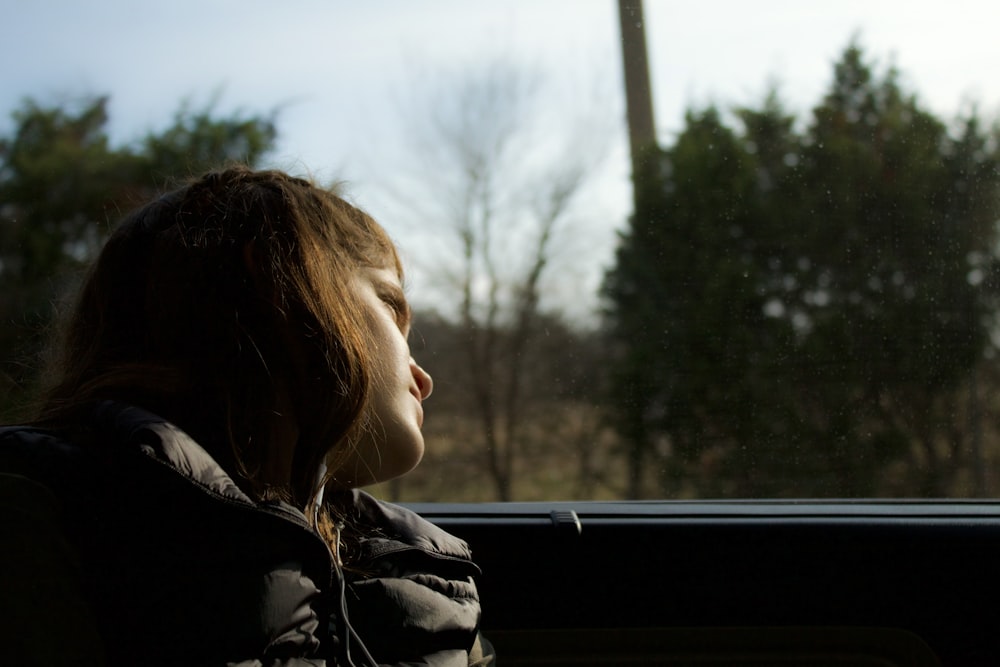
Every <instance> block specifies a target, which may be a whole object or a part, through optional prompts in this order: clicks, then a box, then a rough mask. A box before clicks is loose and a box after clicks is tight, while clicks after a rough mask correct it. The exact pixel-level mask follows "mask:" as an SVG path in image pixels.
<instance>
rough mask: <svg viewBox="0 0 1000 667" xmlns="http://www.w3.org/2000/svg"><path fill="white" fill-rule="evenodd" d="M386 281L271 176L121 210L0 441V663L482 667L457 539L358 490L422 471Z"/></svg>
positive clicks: (334, 224)
mask: <svg viewBox="0 0 1000 667" xmlns="http://www.w3.org/2000/svg"><path fill="white" fill-rule="evenodd" d="M402 277H403V271H402V267H401V265H400V261H399V256H398V255H397V253H396V250H395V248H394V246H393V244H392V242H391V241H390V240H389V238H388V237H387V235H386V233H385V232H384V231H383V230H382V228H381V227H379V225H378V224H376V223H375V221H374V220H372V219H371V218H370V217H369V216H367V215H366V214H365V213H363V212H361V211H360V210H358V209H357V208H354V207H353V206H351V205H350V204H347V203H346V202H344V201H343V200H342V199H340V198H339V197H337V196H336V195H335V194H333V193H331V192H329V191H327V190H324V189H321V188H318V187H316V186H315V185H313V184H310V183H309V182H306V181H304V180H300V179H297V178H293V177H290V176H288V175H285V174H283V173H280V172H274V171H264V172H254V171H250V170H248V169H244V168H233V169H229V170H226V171H222V172H218V173H210V174H208V175H206V176H204V177H203V178H201V179H199V180H197V181H195V182H192V183H191V184H189V185H188V186H186V187H183V188H181V189H178V190H175V191H173V192H170V193H168V194H166V195H164V196H163V197H161V198H160V199H158V200H156V201H153V202H151V203H149V204H148V205H146V206H144V207H142V208H140V209H139V210H137V211H135V212H134V213H132V214H131V215H129V216H128V217H127V218H126V219H125V220H124V221H123V222H122V223H121V225H120V226H119V227H118V228H117V229H116V230H115V232H114V233H113V234H112V235H111V237H110V238H109V239H108V241H107V244H106V245H105V247H104V249H103V250H102V251H101V253H100V256H99V257H98V258H97V261H96V263H95V264H94V266H93V267H92V269H91V271H90V273H89V275H88V276H87V278H86V280H85V281H84V283H83V286H82V289H81V291H80V293H79V296H78V299H77V301H76V303H75V305H74V307H73V310H72V312H71V314H70V316H69V318H68V320H67V322H66V325H65V327H64V331H63V335H62V338H61V340H60V344H59V346H58V348H57V350H56V355H55V356H54V358H53V360H52V362H51V366H52V369H51V371H52V372H51V382H50V388H49V389H48V390H47V392H46V393H45V394H44V396H43V399H42V401H41V403H40V409H39V411H38V414H37V417H36V419H34V420H33V423H32V424H31V426H29V427H10V428H7V429H3V430H0V516H2V517H3V526H4V533H5V535H4V539H5V540H6V546H5V548H4V550H3V555H2V556H0V590H2V591H3V595H2V597H0V617H2V618H3V621H2V622H0V626H2V627H3V630H2V632H3V634H4V635H5V636H4V637H3V638H2V641H0V651H2V652H4V653H5V654H7V655H8V657H11V656H14V657H19V658H20V659H19V660H18V662H31V663H35V664H57V663H66V664H105V663H106V664H112V665H138V664H165V665H166V664H169V665H177V664H185V665H187V664H198V665H202V664H205V665H223V664H241V665H244V664H245V665H298V664H301V665H306V664H308V665H323V664H327V665H374V664H396V663H405V664H421V665H423V664H426V665H463V666H464V665H469V664H489V663H490V661H491V656H490V655H487V656H483V651H482V648H481V646H482V645H481V643H480V640H479V637H478V630H477V629H478V623H479V602H478V597H477V594H476V589H475V585H474V583H473V581H472V577H473V576H474V575H475V574H477V572H478V570H477V568H476V566H475V565H474V564H473V563H472V561H471V560H470V557H469V551H468V547H467V546H466V544H465V543H464V542H462V541H460V540H458V539H457V538H455V537H452V536H451V535H448V534H447V533H445V532H443V531H441V530H440V529H438V528H436V527H434V526H433V525H431V524H429V523H428V522H426V521H424V520H422V519H420V518H419V517H417V516H416V515H414V514H413V513H411V512H409V511H407V510H405V509H402V508H399V507H395V506H392V505H388V504H385V503H382V502H379V501H377V500H375V499H373V498H372V497H371V496H369V495H367V494H365V493H363V492H361V491H359V490H358V488H359V487H362V486H364V485H366V484H371V483H374V482H379V481H383V480H387V479H390V478H393V477H396V476H399V475H402V474H404V473H406V472H408V471H409V470H411V469H412V468H413V467H414V466H415V465H417V463H418V462H419V461H420V459H421V456H422V454H423V449H424V441H423V436H422V435H421V431H420V428H421V424H422V421H423V409H422V407H421V403H422V401H423V400H425V399H426V398H427V397H428V396H430V393H431V388H432V382H431V378H430V376H429V375H428V374H427V373H426V372H425V371H424V370H423V369H422V368H421V367H420V366H418V365H417V364H416V362H415V361H414V360H413V358H412V357H411V356H410V352H409V347H408V345H407V342H406V341H407V333H408V331H409V326H410V310H409V307H408V305H407V302H406V299H405V298H404V296H403V292H402V287H401V281H402ZM487 653H490V651H487ZM12 659H13V658H12Z"/></svg>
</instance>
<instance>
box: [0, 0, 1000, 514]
mask: <svg viewBox="0 0 1000 667" xmlns="http://www.w3.org/2000/svg"><path fill="white" fill-rule="evenodd" d="M625 4H627V5H629V6H630V7H632V9H631V10H629V9H626V10H625V13H624V19H622V16H623V15H622V14H621V13H620V5H619V3H617V2H615V0H558V1H557V0H549V1H547V2H532V1H529V0H503V1H502V2H493V3H485V2H476V3H470V2H464V1H462V0H450V1H445V0H439V1H435V2H422V3H410V2H402V1H397V0H381V1H378V2H370V3H363V4H361V3H349V2H328V1H325V0H292V1H290V2H284V3H271V2H264V1H263V0H252V1H249V2H247V1H246V0H242V1H240V2H236V1H235V0H222V1H220V2H212V3H205V2H198V3H196V2H193V1H191V0H175V2H171V3H160V4H158V5H138V4H136V3H131V2H126V1H125V0H96V1H95V2H88V3H79V2H72V1H71V0H45V1H43V2H37V3H15V2H14V1H13V0H0V8H2V9H3V10H4V11H3V15H4V17H5V19H4V21H2V22H0V56H2V58H3V61H4V62H5V63H7V66H6V67H5V72H4V78H3V84H4V85H3V86H0V110H2V112H3V113H2V114H0V244H2V245H0V286H2V292H0V345H2V346H3V348H4V349H5V350H8V352H6V353H5V354H4V355H3V358H2V359H0V362H2V368H0V392H2V395H3V402H2V405H0V410H2V414H3V415H5V416H7V415H12V414H15V410H16V409H17V408H18V407H19V406H22V405H23V404H24V403H25V402H26V401H28V400H29V399H30V393H31V387H32V386H33V385H32V382H33V378H34V372H35V368H36V366H35V365H33V364H32V363H31V362H30V359H31V358H32V355H33V354H34V353H35V352H37V350H38V349H39V346H40V340H41V337H42V335H43V332H44V331H45V328H46V326H47V325H48V323H49V321H50V319H51V308H50V304H51V303H52V302H53V300H54V299H55V298H56V295H57V294H58V293H59V291H60V290H61V289H62V288H63V287H64V286H65V285H66V284H68V283H71V282H72V279H73V278H72V276H73V275H74V272H75V271H76V270H77V269H78V268H79V266H80V265H81V264H82V263H84V262H86V260H87V259H88V258H89V257H91V256H92V255H93V252H94V250H95V248H97V247H98V246H99V244H100V241H101V239H102V238H103V235H104V234H105V232H106V229H107V224H108V223H109V222H111V221H113V220H114V219H115V218H117V216H118V215H119V214H120V212H121V211H122V210H123V209H125V208H127V207H128V206H130V205H131V204H132V203H135V202H136V201H138V200H141V199H142V198H143V197H146V196H148V195H149V194H150V193H152V192H153V191H155V188H156V187H159V186H161V185H163V184H164V183H166V182H168V181H169V179H170V178H173V177H175V176H178V175H185V174H187V173H190V172H191V171H198V170H201V169H204V168H207V167H208V166H211V165H212V164H216V163H218V161H219V160H220V159H238V160H245V161H250V162H252V163H254V164H256V165H259V166H273V167H277V168H282V169H286V170H289V171H293V172H299V173H305V174H309V175H311V176H312V177H314V178H316V179H318V180H320V181H322V182H330V183H332V182H334V181H338V182H342V185H341V187H342V188H343V189H344V190H345V191H346V192H347V193H348V194H349V196H350V198H351V199H353V200H354V201H356V202H357V203H358V204H360V205H361V206H362V207H363V208H365V209H366V210H368V211H369V212H371V213H372V214H373V215H374V217H376V219H378V220H379V221H380V222H382V223H383V225H384V226H386V228H387V229H388V230H389V231H390V233H391V234H392V235H393V237H394V238H395V239H396V240H397V241H398V243H399V244H400V246H401V248H402V251H403V256H404V260H405V262H406V266H407V271H408V277H407V282H408V295H409V298H410V299H411V301H412V304H413V307H414V311H415V317H414V326H413V331H412V334H411V346H412V348H413V351H414V354H415V355H416V356H417V357H418V358H419V360H420V362H421V364H422V365H423V366H424V367H426V368H427V370H428V371H429V372H431V373H432V374H433V376H434V380H435V384H434V386H435V390H434V396H433V398H431V399H430V401H429V402H428V403H427V406H426V412H427V419H426V423H425V432H426V436H427V452H426V455H425V460H424V463H423V465H422V466H421V467H420V468H419V469H418V470H416V471H415V472H413V473H412V474H411V475H409V476H407V477H406V478H404V479H402V480H398V481H395V482H392V483H388V484H385V485H383V486H382V487H380V488H379V489H377V492H378V493H379V494H382V495H384V496H387V497H391V498H395V499H402V500H411V501H465V500H469V501H480V500H540V499H552V500H555V499H558V500H564V499H609V498H774V497H841V498H842V497H915V498H918V497H952V498H960V497H983V496H994V495H997V493H998V490H1000V486H998V485H1000V474H998V473H1000V471H998V465H1000V405H998V401H997V399H996V395H997V389H998V388H1000V369H998V366H997V352H998V349H997V348H998V346H1000V294H998V288H1000V263H998V260H1000V256H998V245H997V242H998V239H997V232H998V229H997V224H998V221H1000V199H998V195H1000V145H998V136H1000V135H998V129H997V128H998V125H997V121H998V118H1000V116H998V113H1000V105H998V103H1000V78H998V77H997V76H996V75H995V71H994V70H995V67H994V65H995V63H996V62H998V60H1000V46H998V45H997V44H998V42H997V41H996V39H995V38H994V35H993V32H994V31H995V26H997V25H1000V5H997V4H996V3H994V2H974V1H972V0H968V1H961V0H955V1H953V2H951V3H948V4H947V6H945V5H944V4H942V3H925V2H913V1H912V0H911V1H908V2H903V1H902V0H900V1H886V2H879V3H873V2H852V1H847V0H842V1H840V2H822V3H817V2H810V3H804V2H798V1H795V0H784V1H782V0H757V1H756V2H752V3H750V2H743V1H741V0H704V1H702V2H697V3H693V2H675V1H669V0H659V1H658V0H646V2H645V3H644V6H642V10H641V12H638V11H636V9H635V8H636V7H638V6H640V3H638V2H628V3H625ZM622 20H624V27H625V28H626V29H628V28H633V29H635V28H638V31H636V30H631V31H630V30H626V32H625V34H626V35H631V36H630V37H628V38H627V39H626V40H625V42H626V43H627V44H628V45H630V46H629V48H633V49H638V51H637V52H640V53H641V52H642V51H643V48H642V47H643V45H642V44H641V43H640V42H637V41H635V40H636V39H637V37H636V36H637V35H641V36H644V38H645V49H644V51H645V53H646V55H647V58H648V92H649V97H648V101H643V98H642V96H641V94H640V93H641V92H642V89H643V88H644V87H645V86H644V84H643V83H642V82H643V81H645V80H647V79H644V78H643V77H642V76H641V74H642V73H641V71H639V74H640V76H639V79H638V81H639V82H640V85H639V87H638V89H637V90H638V91H639V92H638V93H636V95H638V97H635V98H631V97H627V96H626V90H625V77H624V75H623V72H624V71H625V67H623V56H622V53H623V30H622V28H623V25H622ZM629 62H631V61H629ZM629 67H630V68H631V67H633V65H630V66H629ZM631 71H638V70H631ZM627 100H629V101H628V102H627ZM644 104H648V105H649V107H651V109H652V114H651V119H652V123H651V124H650V126H649V127H647V128H646V130H645V131H646V133H647V134H646V135H642V136H645V137H646V138H645V139H640V140H639V141H638V143H637V144H636V145H635V151H633V149H632V147H631V145H630V139H629V137H630V135H629V123H628V122H627V119H628V118H629V117H630V113H629V110H628V106H629V105H631V106H632V108H633V109H635V108H639V107H641V106H642V105H644ZM637 122H638V121H635V120H633V123H632V124H633V129H636V123H637ZM633 172H634V173H633ZM633 175H634V176H635V187H634V188H633V178H632V177H633Z"/></svg>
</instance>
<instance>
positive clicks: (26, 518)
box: [0, 472, 104, 665]
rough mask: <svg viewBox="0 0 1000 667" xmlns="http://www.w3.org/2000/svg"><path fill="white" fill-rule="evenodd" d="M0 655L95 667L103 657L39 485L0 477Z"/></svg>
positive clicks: (50, 499) (53, 512)
mask: <svg viewBox="0 0 1000 667" xmlns="http://www.w3.org/2000/svg"><path fill="white" fill-rule="evenodd" d="M0 527H2V528H0V529H2V531H3V536H4V542H5V547H4V548H3V549H0V591H3V595H2V596H0V618H3V619H4V622H3V623H0V655H3V658H4V662H5V664H7V663H9V664H39V665H69V664H72V665H101V664H103V663H104V652H103V649H102V642H101V638H100V634H99V632H98V630H97V623H96V621H95V619H94V615H93V613H92V612H91V610H90V608H89V607H88V605H87V603H86V601H85V599H84V595H83V590H82V585H81V581H80V577H81V571H80V570H81V568H80V563H79V559H78V557H77V556H76V553H75V551H74V550H73V548H72V546H71V545H70V543H69V541H68V540H67V539H66V536H65V533H64V529H63V527H62V524H61V520H60V506H59V503H58V501H57V500H56V498H55V496H54V495H53V494H52V492H51V491H50V490H49V489H48V488H47V487H46V486H44V485H43V484H41V483H39V482H36V481H34V480H32V479H29V478H27V477H24V476H22V475H19V474H15V473H11V472H0Z"/></svg>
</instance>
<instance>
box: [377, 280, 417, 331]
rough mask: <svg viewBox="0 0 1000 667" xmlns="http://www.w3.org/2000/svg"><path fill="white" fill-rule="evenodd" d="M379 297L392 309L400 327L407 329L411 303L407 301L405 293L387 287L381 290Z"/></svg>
mask: <svg viewBox="0 0 1000 667" xmlns="http://www.w3.org/2000/svg"><path fill="white" fill-rule="evenodd" d="M379 298H380V299H381V300H382V302H383V303H384V304H385V305H386V306H388V308H389V310H391V311H392V317H393V319H394V320H395V321H396V324H397V325H398V326H399V328H400V329H401V330H405V329H406V327H407V326H408V325H409V323H410V304H409V303H407V301H406V297H404V296H403V293H402V292H400V291H398V290H394V289H385V290H382V291H381V292H380V294H379Z"/></svg>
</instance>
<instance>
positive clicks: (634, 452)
mask: <svg viewBox="0 0 1000 667" xmlns="http://www.w3.org/2000/svg"><path fill="white" fill-rule="evenodd" d="M618 17H619V19H620V20H621V30H622V65H623V66H624V69H625V107H626V111H627V114H628V115H627V118H628V140H629V148H630V150H631V153H632V210H633V211H636V210H638V202H637V201H636V194H637V188H636V180H637V179H638V178H639V174H640V173H641V169H640V167H641V165H640V159H641V158H642V156H643V154H644V152H645V151H646V150H647V149H648V148H650V147H651V146H654V145H656V128H655V127H654V125H653V96H652V93H651V92H650V86H649V61H648V58H647V56H646V32H645V30H646V27H645V22H644V20H643V17H642V0H618ZM639 419H640V424H639V432H638V433H636V434H634V435H635V441H634V442H630V443H629V453H628V497H629V498H641V497H642V488H643V477H644V475H643V471H644V469H645V467H646V466H645V463H646V458H647V456H648V454H649V452H648V450H649V438H648V435H647V434H646V428H645V416H644V415H643V416H641V417H640V418H639Z"/></svg>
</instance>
